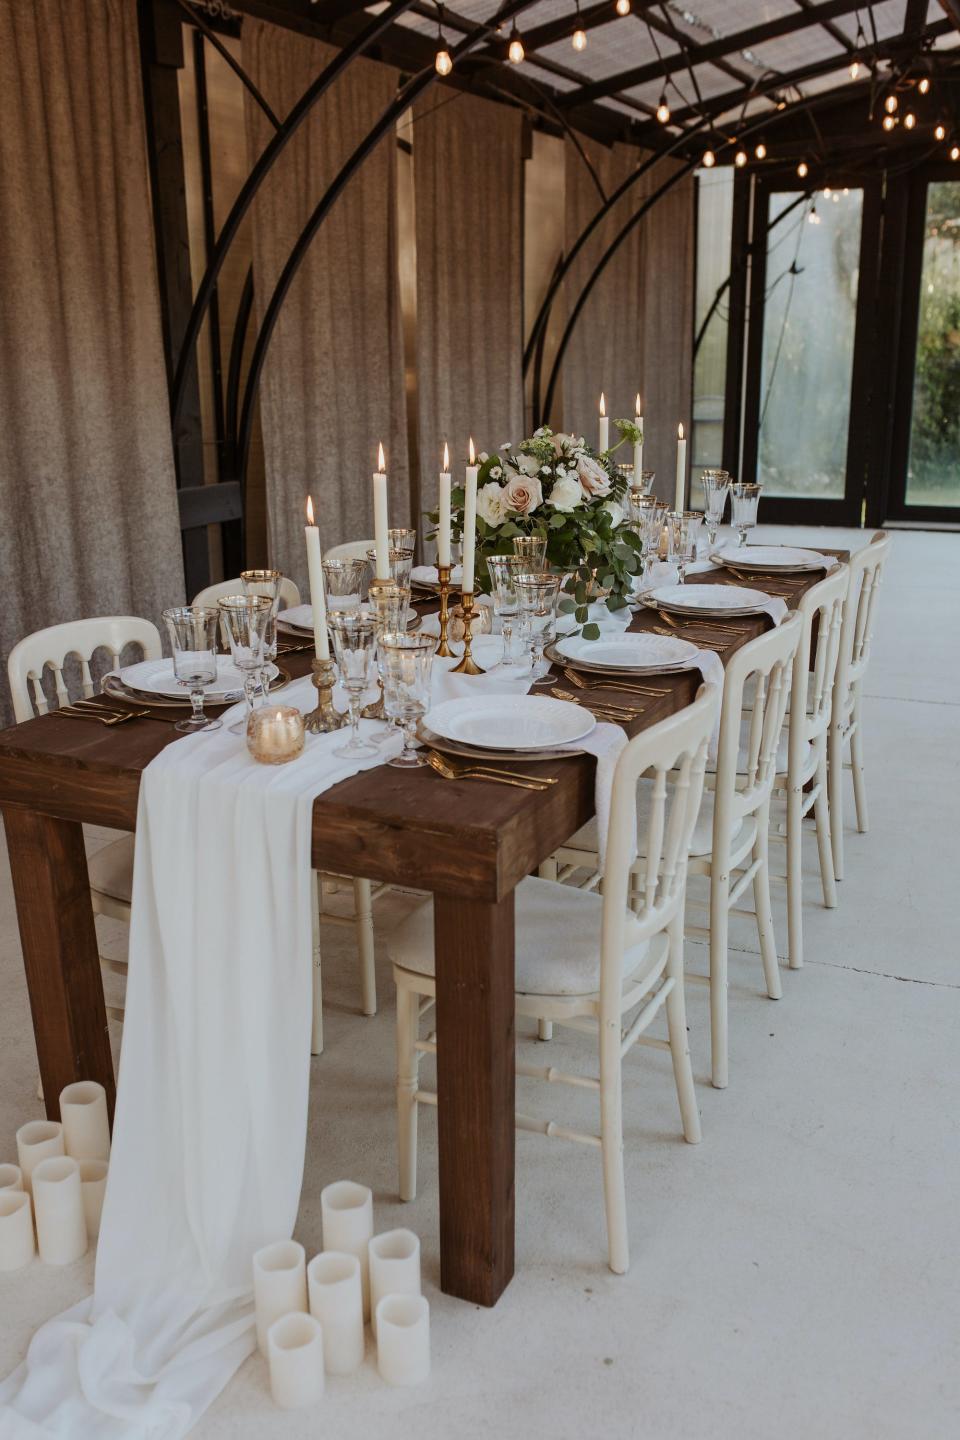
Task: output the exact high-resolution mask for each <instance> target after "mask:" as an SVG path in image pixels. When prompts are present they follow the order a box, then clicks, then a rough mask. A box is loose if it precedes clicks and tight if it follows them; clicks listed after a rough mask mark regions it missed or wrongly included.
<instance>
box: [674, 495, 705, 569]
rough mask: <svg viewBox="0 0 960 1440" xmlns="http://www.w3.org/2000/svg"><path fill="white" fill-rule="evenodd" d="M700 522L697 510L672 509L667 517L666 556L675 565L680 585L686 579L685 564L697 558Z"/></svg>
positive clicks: (701, 521) (701, 520)
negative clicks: (678, 511) (677, 510)
mask: <svg viewBox="0 0 960 1440" xmlns="http://www.w3.org/2000/svg"><path fill="white" fill-rule="evenodd" d="M702 524H703V516H702V515H701V514H700V511H699V510H684V511H683V513H682V514H678V513H677V512H676V511H672V512H671V513H670V515H669V516H668V517H667V557H668V559H669V560H671V561H672V562H673V563H674V564H675V565H676V567H677V570H678V572H679V575H678V579H679V583H680V584H681V585H682V584H683V583H684V581H685V580H686V574H687V566H688V565H689V564H690V561H691V560H695V559H696V558H697V540H698V538H699V536H700V526H701V525H702Z"/></svg>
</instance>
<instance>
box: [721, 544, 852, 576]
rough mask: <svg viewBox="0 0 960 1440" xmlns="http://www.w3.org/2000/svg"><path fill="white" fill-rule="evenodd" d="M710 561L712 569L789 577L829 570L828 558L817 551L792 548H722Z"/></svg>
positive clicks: (763, 546) (830, 567)
mask: <svg viewBox="0 0 960 1440" xmlns="http://www.w3.org/2000/svg"><path fill="white" fill-rule="evenodd" d="M710 560H711V562H712V564H714V565H732V566H733V567H734V568H735V569H737V570H769V571H771V572H775V573H777V574H782V575H791V574H797V573H799V572H802V571H808V570H830V569H832V568H833V567H832V566H831V564H830V557H828V556H826V555H821V554H820V552H819V551H818V550H801V549H798V548H796V547H795V546H793V545H745V546H744V547H743V548H742V549H738V548H737V547H736V545H724V546H723V547H722V549H720V550H716V551H715V552H714V553H713V554H712V555H711V556H710Z"/></svg>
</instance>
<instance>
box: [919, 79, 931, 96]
mask: <svg viewBox="0 0 960 1440" xmlns="http://www.w3.org/2000/svg"><path fill="white" fill-rule="evenodd" d="M917 89H918V90H919V91H920V94H921V95H929V93H930V76H929V75H921V77H920V84H919V85H918V86H917Z"/></svg>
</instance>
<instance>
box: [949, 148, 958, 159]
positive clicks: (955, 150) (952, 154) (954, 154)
mask: <svg viewBox="0 0 960 1440" xmlns="http://www.w3.org/2000/svg"><path fill="white" fill-rule="evenodd" d="M950 159H951V160H960V145H954V146H953V148H952V149H951V151H950Z"/></svg>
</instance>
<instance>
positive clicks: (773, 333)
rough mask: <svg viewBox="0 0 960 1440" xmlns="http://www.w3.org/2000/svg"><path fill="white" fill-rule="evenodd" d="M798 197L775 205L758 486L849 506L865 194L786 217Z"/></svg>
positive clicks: (848, 194) (823, 199) (841, 195)
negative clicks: (846, 489)
mask: <svg viewBox="0 0 960 1440" xmlns="http://www.w3.org/2000/svg"><path fill="white" fill-rule="evenodd" d="M799 194H800V192H798V191H794V192H792V193H790V192H787V193H782V194H774V195H772V196H771V199H770V230H769V236H768V241H767V274H766V303H765V305H764V311H763V366H762V377H761V390H760V436H759V461H758V474H757V479H758V480H760V481H762V482H763V484H764V485H765V486H766V490H767V494H769V495H786V496H790V497H792V498H797V499H802V498H813V497H816V498H817V499H826V500H841V499H842V498H843V493H844V487H845V483H846V468H847V430H848V428H849V423H850V382H851V378H852V374H853V337H854V331H855V329H856V314H857V284H858V280H859V267H860V223H861V218H862V212H863V192H862V191H861V190H850V191H838V190H834V191H832V192H831V193H830V194H826V193H820V194H817V195H816V196H815V197H814V199H815V201H816V204H815V206H814V207H813V208H811V207H810V205H808V204H799V205H797V206H796V208H795V209H794V210H791V211H790V213H789V214H785V213H784V212H785V211H787V210H788V208H789V207H790V205H792V204H793V203H794V202H795V201H796V200H797V199H798V198H799ZM781 217H782V218H781ZM775 222H779V223H775Z"/></svg>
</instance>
